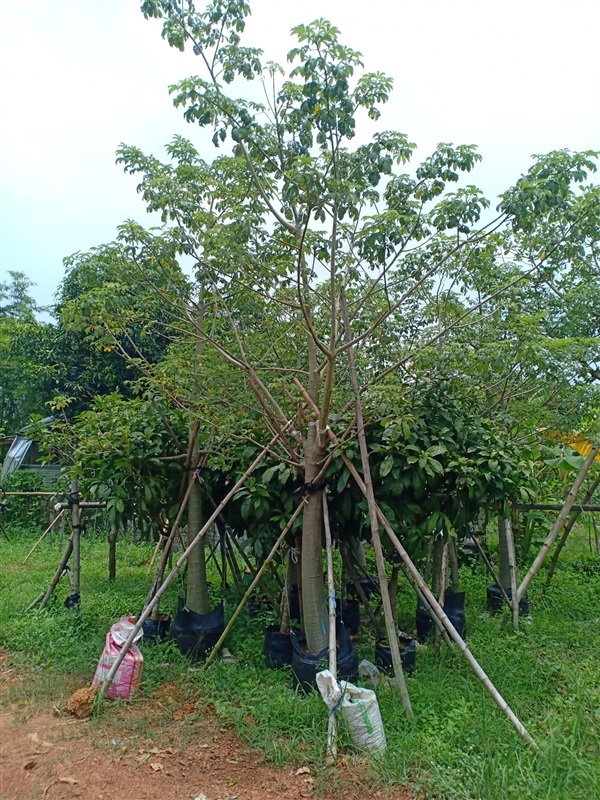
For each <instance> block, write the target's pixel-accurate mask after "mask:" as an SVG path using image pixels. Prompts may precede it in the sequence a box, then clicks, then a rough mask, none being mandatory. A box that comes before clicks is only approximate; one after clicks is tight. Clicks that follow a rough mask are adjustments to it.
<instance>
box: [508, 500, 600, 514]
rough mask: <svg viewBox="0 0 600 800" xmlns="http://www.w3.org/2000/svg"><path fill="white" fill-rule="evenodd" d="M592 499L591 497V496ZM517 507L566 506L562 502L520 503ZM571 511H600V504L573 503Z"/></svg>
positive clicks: (545, 509) (557, 508) (555, 509)
mask: <svg viewBox="0 0 600 800" xmlns="http://www.w3.org/2000/svg"><path fill="white" fill-rule="evenodd" d="M590 500H591V498H590ZM515 508H522V509H524V510H525V511H560V510H561V509H562V508H564V506H562V505H561V504H560V503H518V504H517V505H516V506H515ZM571 511H577V512H578V513H580V514H581V512H582V511H590V512H591V511H600V506H599V505H597V504H595V505H590V504H589V503H586V502H584V503H581V504H578V503H573V505H572V506H571Z"/></svg>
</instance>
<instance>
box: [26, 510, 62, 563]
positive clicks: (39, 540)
mask: <svg viewBox="0 0 600 800" xmlns="http://www.w3.org/2000/svg"><path fill="white" fill-rule="evenodd" d="M64 513H65V510H64V508H63V509H61V511H60V513H59V514H57V515H56V516H55V517H54V519H53V520H52V522H51V523H50V525H48V527H47V528H46V530H45V531H44V532H43V533H42V535H41V536H40V538H39V539H38V540H37V542H36V543H35V544H34V545H33V547H32V548H31V550H30V551H29V552H28V553H27V555H26V556H25V558H24V559H23V564H26V563H27V560H28V558H29V556H30V555H32V554H33V552H34V551H35V550H36V549H37V546H38V545H39V544H40V543H41V542H42V540H43V539H45V538H46V536H47V535H48V534H49V533H50V531H51V530H52V528H53V527H54V526H55V525H56V523H57V522H58V520H59V519H60V518H61V517H62V515H63V514H64Z"/></svg>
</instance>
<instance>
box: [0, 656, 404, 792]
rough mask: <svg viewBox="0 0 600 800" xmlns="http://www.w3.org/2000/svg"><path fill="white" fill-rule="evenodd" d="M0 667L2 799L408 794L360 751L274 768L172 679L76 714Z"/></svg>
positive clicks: (4, 662)
mask: <svg viewBox="0 0 600 800" xmlns="http://www.w3.org/2000/svg"><path fill="white" fill-rule="evenodd" d="M0 676H1V680H0V689H1V695H0V697H2V698H3V700H4V702H3V704H2V707H0V800H40V799H45V798H48V800H71V798H83V800H158V799H159V798H160V800H187V799H189V800H299V798H314V800H333V798H335V800H363V799H364V798H377V799H378V800H379V798H381V800H410V797H411V793H410V791H409V790H408V789H398V788H395V789H390V790H386V789H384V788H382V787H377V788H376V787H375V786H374V784H373V780H372V778H371V777H370V772H369V769H368V762H367V761H366V760H362V759H357V758H353V759H351V760H347V761H345V760H344V759H341V763H338V765H337V766H336V767H334V768H328V769H327V768H326V769H325V770H324V772H323V773H321V774H318V775H315V774H313V773H312V772H311V771H310V770H309V769H308V767H306V766H305V765H303V764H298V765H296V766H294V767H293V768H280V767H274V766H271V765H268V764H265V763H262V762H261V756H260V755H259V754H258V753H256V752H255V751H251V750H249V749H248V748H247V747H246V746H244V745H243V744H242V743H240V741H239V740H238V739H237V738H236V737H235V735H234V734H233V733H232V732H231V731H230V730H228V729H226V728H223V727H222V723H221V722H220V721H219V720H218V719H216V717H211V716H210V715H208V716H206V715H204V716H202V717H200V718H199V717H198V711H197V708H196V703H195V701H194V700H193V699H190V698H186V699H184V698H183V697H182V696H181V692H180V690H179V687H176V686H175V685H171V684H168V685H166V686H165V687H161V689H159V690H158V691H157V692H156V693H155V695H154V696H153V697H152V698H149V699H148V700H144V701H140V702H137V703H133V704H131V705H122V706H120V707H119V708H118V709H117V708H115V709H114V713H113V711H112V709H111V711H110V712H109V713H108V714H106V715H104V716H103V719H102V720H100V722H99V723H98V722H97V721H90V720H78V719H76V718H75V717H72V716H71V715H69V714H68V713H67V712H66V711H64V710H63V709H61V708H59V707H56V706H54V707H53V706H52V705H51V704H50V701H49V702H48V705H47V706H45V707H44V704H43V703H42V704H41V706H42V707H40V703H39V702H38V703H36V704H35V706H33V705H31V706H30V705H28V704H27V703H26V702H24V701H23V700H21V701H19V703H18V705H15V704H9V703H7V702H6V697H7V694H8V693H7V692H6V689H7V687H8V685H9V684H10V683H11V682H13V683H14V682H15V681H18V680H20V678H19V677H18V676H16V675H15V674H14V670H12V669H11V667H10V664H9V663H7V659H0ZM153 707H160V710H161V713H162V715H163V720H164V718H165V713H166V715H167V717H168V719H167V721H166V722H164V723H163V725H162V726H161V728H160V733H159V735H158V736H157V734H156V732H155V733H154V737H153V738H154V741H152V740H151V739H150V738H146V737H145V736H144V727H143V725H144V722H143V721H144V719H145V718H147V717H148V715H149V713H151V712H152V709H153ZM136 722H137V723H138V725H137V727H136ZM124 730H125V731H126V733H125V734H124V733H123V731H124ZM157 741H159V742H160V743H159V744H157ZM328 786H331V787H332V789H333V787H335V790H334V791H331V790H330V791H328V790H327V787H328Z"/></svg>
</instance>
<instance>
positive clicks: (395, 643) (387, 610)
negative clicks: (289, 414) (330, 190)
mask: <svg viewBox="0 0 600 800" xmlns="http://www.w3.org/2000/svg"><path fill="white" fill-rule="evenodd" d="M340 308H341V311H342V319H343V322H344V335H345V339H346V343H347V353H346V355H347V357H348V368H349V374H350V385H351V387H352V391H353V392H354V395H355V399H354V408H355V417H356V429H357V432H358V445H359V449H360V459H361V464H362V472H363V480H364V482H365V488H366V490H367V494H366V496H367V505H368V508H369V521H370V524H371V541H372V544H373V549H374V550H375V562H376V564H377V574H378V575H379V588H380V590H381V600H382V603H383V617H384V620H385V627H386V631H387V636H388V644H389V646H390V653H391V656H392V665H393V667H394V678H395V681H396V686H397V688H398V692H399V693H400V697H401V699H402V705H403V707H404V711H405V713H406V716H407V717H412V716H413V710H412V705H411V702H410V697H409V694H408V688H407V686H406V679H405V677H404V670H403V669H402V658H401V656H400V642H399V639H398V628H397V626H396V624H395V622H394V614H393V612H392V606H391V603H390V594H389V590H388V583H387V574H386V570H385V559H384V555H383V547H382V545H381V538H380V536H379V520H378V518H377V503H376V501H375V491H374V489H373V481H372V478H371V465H370V463H369V452H368V449H367V437H366V435H365V423H364V415H363V409H362V401H361V396H360V386H359V384H358V375H357V372H356V363H355V358H354V347H353V346H352V333H351V330H350V315H349V313H348V303H347V300H346V290H345V287H344V286H342V288H341V290H340Z"/></svg>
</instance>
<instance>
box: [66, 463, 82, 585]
mask: <svg viewBox="0 0 600 800" xmlns="http://www.w3.org/2000/svg"><path fill="white" fill-rule="evenodd" d="M69 500H70V501H71V528H72V529H73V535H72V537H71V539H72V542H73V577H72V581H71V590H72V593H73V594H79V593H80V589H81V546H80V545H81V537H80V533H81V529H80V514H79V492H78V490H77V478H73V479H72V480H71V492H70V495H69Z"/></svg>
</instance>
